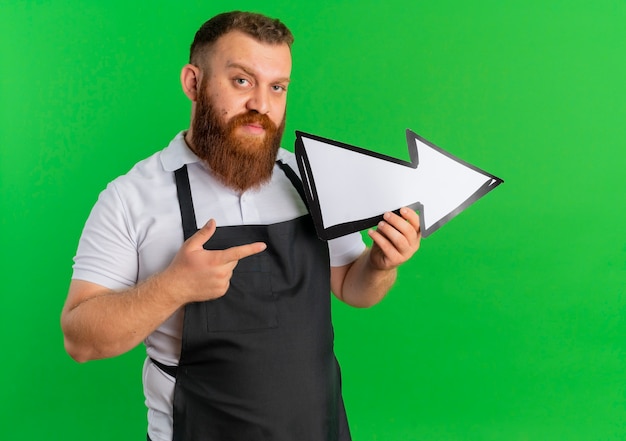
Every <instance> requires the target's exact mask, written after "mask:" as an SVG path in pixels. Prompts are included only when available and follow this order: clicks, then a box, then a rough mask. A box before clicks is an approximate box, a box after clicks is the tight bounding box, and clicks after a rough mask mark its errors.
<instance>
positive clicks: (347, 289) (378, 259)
mask: <svg viewBox="0 0 626 441" xmlns="http://www.w3.org/2000/svg"><path fill="white" fill-rule="evenodd" d="M399 213H400V215H397V214H395V213H393V212H386V213H384V214H383V220H381V221H380V222H379V223H378V225H377V228H376V229H371V230H369V231H368V234H369V236H370V237H371V238H372V241H373V243H372V247H371V248H368V249H367V250H366V251H365V252H364V253H363V254H362V255H361V257H360V258H359V259H357V260H356V261H355V262H353V263H352V264H351V265H346V266H343V267H333V268H332V269H331V288H332V290H333V293H334V294H335V295H336V296H337V297H338V298H339V299H340V300H342V301H343V302H345V303H347V304H349V305H352V306H356V307H369V306H373V305H375V304H376V303H378V302H380V301H381V300H382V299H383V297H384V296H385V294H387V292H388V291H389V289H390V288H391V286H392V285H393V283H394V282H395V280H396V273H397V271H396V269H397V268H398V266H400V265H402V264H403V263H404V262H406V261H407V260H409V259H410V258H411V257H412V256H413V254H415V252H416V251H417V250H418V249H419V246H420V240H421V238H422V235H421V232H420V219H419V216H418V215H417V213H416V212H415V211H413V210H411V209H410V208H407V207H403V208H401V209H400V211H399Z"/></svg>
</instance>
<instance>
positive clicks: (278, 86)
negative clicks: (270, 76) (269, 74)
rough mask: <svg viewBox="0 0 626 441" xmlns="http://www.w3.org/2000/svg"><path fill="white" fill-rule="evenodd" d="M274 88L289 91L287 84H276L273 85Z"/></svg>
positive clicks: (276, 90) (275, 90) (279, 90)
mask: <svg viewBox="0 0 626 441" xmlns="http://www.w3.org/2000/svg"><path fill="white" fill-rule="evenodd" d="M272 90H273V91H274V92H287V86H283V85H282V84H274V85H273V86H272Z"/></svg>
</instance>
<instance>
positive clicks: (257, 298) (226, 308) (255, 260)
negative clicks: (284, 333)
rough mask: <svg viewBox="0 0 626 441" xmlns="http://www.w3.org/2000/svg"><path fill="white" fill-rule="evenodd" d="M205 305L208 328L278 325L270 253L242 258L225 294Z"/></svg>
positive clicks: (226, 330) (251, 329)
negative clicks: (269, 259) (268, 256)
mask: <svg viewBox="0 0 626 441" xmlns="http://www.w3.org/2000/svg"><path fill="white" fill-rule="evenodd" d="M204 305H205V307H206V317H207V331H208V332H232V331H254V330H261V329H271V328H276V327H277V326H278V312H277V307H276V296H275V295H274V293H273V292H272V285H271V273H270V267H269V261H268V259H267V256H266V255H264V253H262V254H257V255H253V256H249V257H246V258H245V259H242V260H240V261H239V263H238V264H237V266H236V267H235V270H234V271H233V277H232V279H231V280H230V287H229V289H228V291H227V292H226V294H225V295H224V296H223V297H220V298H219V299H216V300H212V301H210V302H204Z"/></svg>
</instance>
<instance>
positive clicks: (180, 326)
mask: <svg viewBox="0 0 626 441" xmlns="http://www.w3.org/2000/svg"><path fill="white" fill-rule="evenodd" d="M292 43H293V37H292V35H291V32H290V31H289V30H288V29H287V28H286V27H285V25H284V24H282V23H281V22H280V21H278V20H275V19H271V18H268V17H265V16H263V15H259V14H253V13H246V12H229V13H224V14H220V15H218V16H216V17H213V18H212V19H210V20H209V21H207V22H206V23H205V24H204V25H203V26H202V27H201V28H200V29H199V30H198V32H197V33H196V36H195V39H194V41H193V44H192V46H191V54H190V62H189V64H187V65H186V66H184V67H183V69H182V73H181V83H182V88H183V91H184V93H185V95H186V96H187V97H188V98H189V99H190V100H191V103H192V116H191V124H190V128H189V129H188V130H187V131H184V132H181V133H179V134H178V135H177V136H176V137H175V138H174V139H173V140H172V141H171V142H170V144H169V146H168V147H167V148H165V149H164V150H162V151H160V152H158V153H156V154H154V155H152V156H151V157H149V158H147V159H145V160H143V161H141V162H139V163H138V164H136V165H135V167H133V168H132V169H131V170H130V171H129V172H128V173H127V174H125V175H124V176H121V177H119V178H117V179H115V180H114V181H113V182H111V183H110V184H109V185H108V187H107V188H106V189H105V190H104V191H103V192H102V193H101V194H100V197H99V198H98V201H97V203H96V205H95V206H94V208H93V210H92V212H91V214H90V216H89V218H88V220H87V222H86V224H85V227H84V230H83V233H82V236H81V238H80V242H79V245H78V251H77V254H76V257H75V263H74V267H73V269H74V272H73V276H72V281H71V283H70V289H69V293H68V297H67V301H66V304H65V306H64V308H63V312H62V317H61V323H62V329H63V333H64V337H65V347H66V350H67V352H68V353H69V354H70V355H71V356H72V357H73V358H74V359H75V360H77V361H79V362H84V361H88V360H94V359H100V358H106V357H114V356H117V355H119V354H122V353H124V352H126V351H129V350H130V349H132V348H134V347H135V346H137V345H138V344H140V343H141V342H144V343H145V345H146V349H147V357H146V362H145V364H144V370H143V383H144V393H145V397H146V404H147V406H148V439H152V440H154V441H157V440H158V441H166V440H194V441H196V440H214V441H222V440H237V441H245V440H254V441H258V440H272V441H294V440H298V441H306V440H311V441H322V440H341V441H345V440H349V439H350V432H349V429H348V423H347V419H346V413H345V410H344V405H343V399H342V395H341V383H340V372H339V365H338V363H337V361H336V359H335V355H334V351H333V329H332V324H331V320H330V294H329V293H330V292H331V291H332V293H333V294H334V295H335V296H336V297H337V298H339V299H340V300H342V301H344V302H346V303H348V304H350V305H353V306H356V307H368V306H371V305H374V304H376V303H377V302H379V301H380V300H381V299H382V298H383V296H384V295H385V294H386V293H387V291H388V290H389V288H390V287H391V286H392V284H393V282H394V280H395V276H396V268H397V266H398V265H400V264H401V263H403V262H405V261H406V260H407V259H409V258H410V257H411V256H412V255H413V254H414V253H415V251H416V250H417V249H418V247H419V241H420V234H419V218H418V217H417V215H416V214H415V213H414V212H413V211H411V210H408V209H406V208H405V209H402V210H401V216H398V215H395V214H393V213H387V214H386V215H385V220H384V221H383V222H381V223H380V224H379V225H378V227H377V229H375V230H372V231H370V232H369V234H370V237H371V238H372V240H373V245H372V247H371V248H367V247H366V246H365V244H364V242H363V241H362V238H361V236H360V235H359V234H352V235H348V236H345V237H341V238H338V239H334V240H332V241H329V242H328V243H327V242H323V241H321V240H319V239H318V238H317V237H316V235H315V230H314V228H313V224H312V220H311V218H310V216H309V213H308V209H307V206H306V203H305V201H304V199H303V197H302V194H303V193H302V189H301V182H300V179H299V175H298V173H297V168H296V164H295V160H294V156H293V154H291V153H289V152H288V151H286V150H284V149H282V148H280V147H279V145H280V140H281V137H282V133H283V130H284V127H285V114H286V102H287V101H286V100H287V89H288V86H289V78H290V74H291V45H292ZM198 221H200V223H198ZM199 225H200V226H201V228H198V226H199Z"/></svg>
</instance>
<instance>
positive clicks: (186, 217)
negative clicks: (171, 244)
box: [174, 164, 198, 240]
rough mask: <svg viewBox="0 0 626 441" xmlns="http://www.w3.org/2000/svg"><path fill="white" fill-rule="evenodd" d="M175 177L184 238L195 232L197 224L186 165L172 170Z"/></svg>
mask: <svg viewBox="0 0 626 441" xmlns="http://www.w3.org/2000/svg"><path fill="white" fill-rule="evenodd" d="M174 177H175V178H176V192H177V194H178V205H179V206H180V214H181V217H182V220H183V233H184V235H185V240H187V239H189V238H190V237H191V236H193V235H194V234H196V231H198V224H197V223H196V212H195V211H194V209H193V200H192V198H191V186H190V185H189V172H187V165H186V164H185V165H183V166H182V167H181V168H179V169H178V170H176V171H175V172H174Z"/></svg>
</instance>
